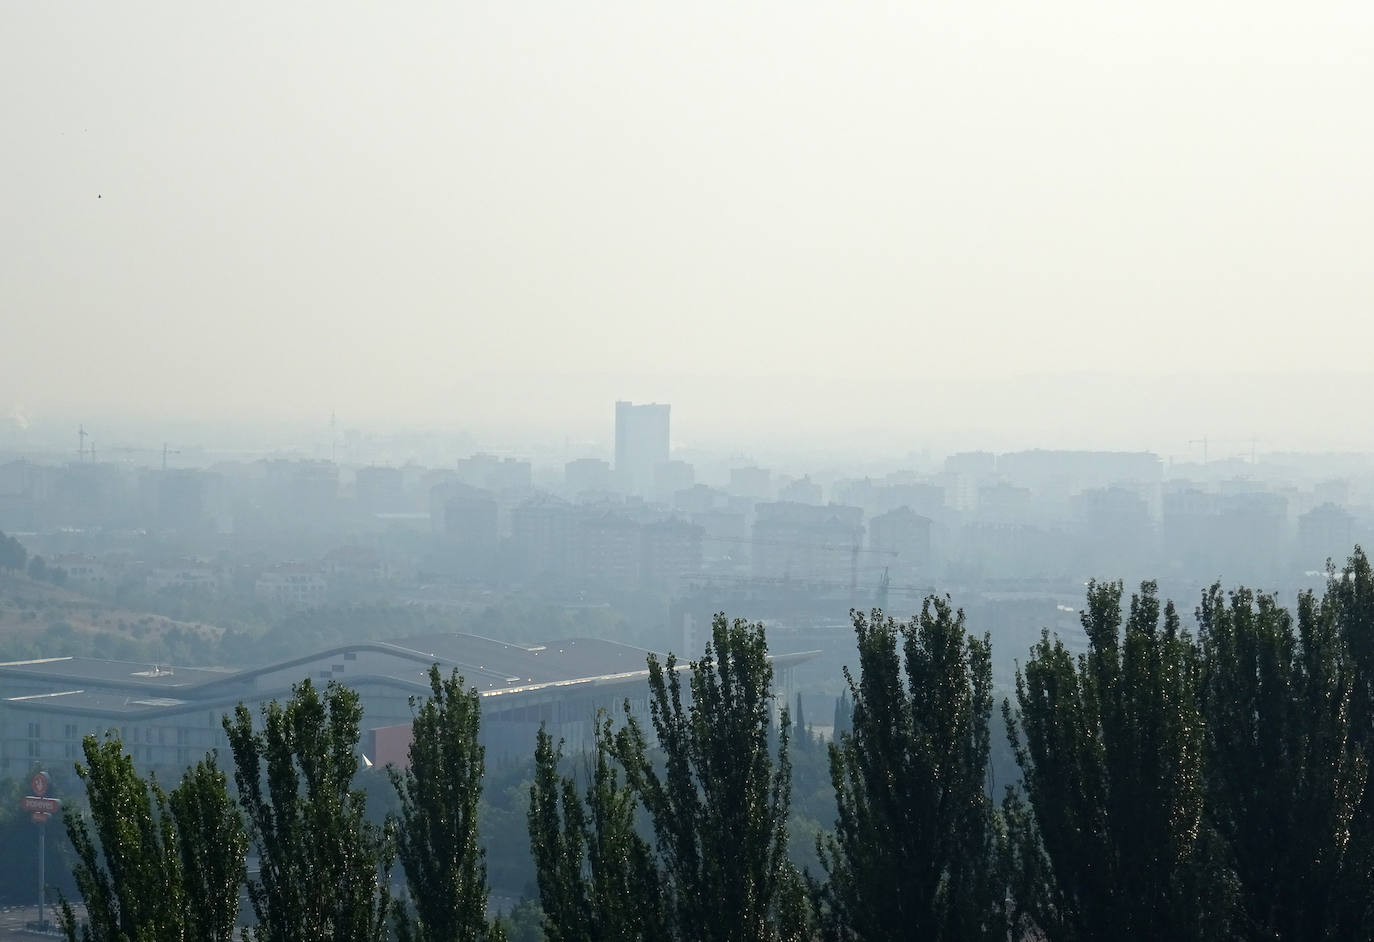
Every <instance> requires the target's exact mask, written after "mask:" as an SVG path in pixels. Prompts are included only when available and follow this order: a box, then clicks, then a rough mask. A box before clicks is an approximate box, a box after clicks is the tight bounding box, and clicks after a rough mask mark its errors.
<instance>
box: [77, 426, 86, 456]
mask: <svg viewBox="0 0 1374 942" xmlns="http://www.w3.org/2000/svg"><path fill="white" fill-rule="evenodd" d="M76 460H77V461H78V462H81V461H85V460H86V426H85V425H78V426H77V427H76Z"/></svg>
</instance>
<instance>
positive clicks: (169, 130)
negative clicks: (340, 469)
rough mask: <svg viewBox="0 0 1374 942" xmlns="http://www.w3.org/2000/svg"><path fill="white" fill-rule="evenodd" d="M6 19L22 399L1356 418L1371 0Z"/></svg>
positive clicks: (1127, 424)
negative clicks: (630, 402)
mask: <svg viewBox="0 0 1374 942" xmlns="http://www.w3.org/2000/svg"><path fill="white" fill-rule="evenodd" d="M0 23H2V24H3V29H0V36H2V37H3V38H0V49H2V50H3V55H0V81H3V83H4V86H5V87H6V88H7V89H9V90H10V93H9V94H7V95H6V96H4V100H3V102H2V103H0V117H3V121H4V126H5V128H6V147H5V148H4V156H3V157H2V158H0V160H2V161H3V166H4V170H5V172H4V174H3V181H4V182H3V183H0V187H3V190H4V199H3V203H4V205H5V207H6V215H7V217H8V220H9V224H8V225H7V226H5V227H4V229H3V230H2V231H0V297H2V298H3V306H4V309H5V316H4V319H3V338H2V339H3V342H0V404H2V405H3V406H4V409H5V411H6V412H7V413H10V415H11V420H12V423H13V424H15V425H18V424H22V423H23V422H25V421H30V420H32V421H35V422H38V421H43V420H51V421H56V420H57V419H58V418H61V419H62V420H63V421H66V420H67V419H71V420H77V419H82V418H86V417H89V416H91V415H93V414H95V413H97V412H98V413H101V414H103V415H115V414H126V415H133V416H140V417H143V418H144V419H147V420H157V419H161V418H168V419H172V418H182V419H185V418H188V417H193V416H198V417H202V418H208V419H214V420H225V421H230V420H232V421H240V422H249V423H251V422H266V421H282V420H290V421H300V420H307V419H308V420H311V421H315V422H317V423H323V422H325V421H327V416H328V415H329V413H330V411H331V410H336V411H337V412H338V413H339V414H340V415H342V416H345V417H347V418H348V420H349V421H352V422H357V423H374V424H382V423H390V424H398V425H425V424H432V425H447V426H462V427H471V428H476V429H479V430H481V429H505V430H511V429H516V430H520V431H521V432H522V433H528V434H530V435H539V434H545V433H551V432H556V433H557V434H571V435H574V436H601V437H602V438H604V437H605V436H606V434H607V430H608V414H607V405H606V404H607V402H609V401H610V400H612V399H614V398H632V399H638V400H648V399H659V400H663V401H672V402H673V403H674V408H675V419H676V421H677V425H676V427H675V428H676V431H675V434H676V435H680V436H682V437H683V439H684V440H686V441H689V442H699V441H700V442H704V441H707V440H719V441H726V442H734V441H745V440H748V441H758V440H768V439H770V438H771V439H777V440H792V441H796V440H808V441H814V440H815V439H816V438H817V437H820V438H822V439H824V440H826V441H832V442H834V443H835V444H836V445H845V446H852V445H856V444H858V445H861V444H863V443H864V442H871V441H872V440H873V439H875V438H876V437H879V436H889V437H901V436H907V437H910V436H914V435H926V436H933V437H935V438H941V437H943V440H944V441H945V442H947V443H948V444H949V446H950V447H960V446H965V445H973V444H986V445H988V446H989V447H1017V446H1025V445H1029V444H1045V445H1061V446H1072V447H1094V446H1097V447H1145V448H1155V449H1158V450H1160V451H1163V452H1170V451H1176V450H1181V449H1182V448H1183V447H1184V442H1185V441H1186V440H1188V439H1193V438H1197V437H1199V436H1200V435H1203V434H1207V433H1210V434H1212V435H1213V436H1215V437H1218V438H1220V437H1223V436H1227V435H1229V436H1230V437H1233V438H1242V437H1249V436H1258V437H1260V438H1261V439H1262V440H1263V441H1264V442H1265V443H1266V445H1267V447H1285V446H1293V447H1307V448H1367V447H1371V445H1372V444H1374V443H1371V442H1370V441H1369V438H1370V435H1369V433H1367V432H1366V431H1364V430H1363V429H1362V428H1352V425H1354V424H1355V423H1352V422H1351V421H1350V404H1351V403H1352V402H1354V401H1361V400H1367V399H1368V397H1369V395H1370V393H1371V392H1372V391H1374V380H1372V379H1371V373H1370V372H1369V369H1368V349H1369V345H1370V341H1371V340H1372V339H1374V327H1371V323H1374V320H1372V319H1371V318H1370V311H1371V302H1374V276H1371V272H1370V266H1369V258H1370V250H1371V246H1374V212H1371V210H1374V176H1371V175H1370V174H1369V173H1368V168H1369V167H1370V166H1374V109H1370V108H1369V107H1368V100H1367V99H1368V89H1370V88H1374V61H1372V60H1371V58H1370V56H1369V54H1368V50H1369V49H1370V48H1371V47H1372V46H1374V11H1372V10H1371V8H1370V7H1369V5H1368V4H1363V3H1357V2H1348V3H1319V4H1312V5H1305V6H1304V7H1302V8H1301V9H1299V8H1296V7H1293V6H1291V5H1285V4H1277V3H1261V4H1254V5H1251V6H1249V7H1247V8H1246V10H1245V12H1244V15H1240V13H1239V11H1238V10H1237V9H1236V7H1235V5H1234V4H1230V3H1221V2H1187V3H1184V2H1172V0H1171V2H1166V3H1159V4H1151V5H1148V6H1143V7H1142V6H1131V7H1121V8H1115V7H1113V8H1107V7H1104V6H1103V5H1101V4H1093V3H1087V2H1066V0H1055V2H1052V3H1049V4H1044V5H1040V6H1037V7H1036V8H1035V9H1033V10H1032V9H1029V8H1027V9H1020V8H1014V7H1008V6H1006V5H1004V4H995V3H981V2H980V3H972V4H965V3H960V4H954V3H938V4H921V5H919V9H915V10H909V11H893V10H888V9H884V8H881V7H879V6H877V5H870V4H846V5H843V6H836V7H833V8H830V9H817V8H813V7H809V6H797V5H795V4H781V3H774V4H756V5H750V7H749V8H748V9H741V8H739V7H737V6H734V5H725V4H714V3H712V4H705V5H668V4H648V5H646V4H631V3H623V4H605V5H600V6H598V7H597V8H595V9H588V8H575V7H558V6H549V5H544V4H527V3H500V4H463V5H453V4H440V3H434V4H410V5H406V6H405V7H403V8H382V7H376V6H374V5H366V4H339V3H327V4H326V3H298V4H289V5H281V4H265V3H250V4H240V5H232V6H227V7H214V8H212V7H206V6H203V5H180V4H168V3H142V4H140V3H129V4H119V5H108V4H97V3H64V4H42V5H40V4H11V5H9V6H8V7H7V8H6V9H5V11H4V12H3V14H0Z"/></svg>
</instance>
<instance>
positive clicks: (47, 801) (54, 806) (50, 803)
mask: <svg viewBox="0 0 1374 942" xmlns="http://www.w3.org/2000/svg"><path fill="white" fill-rule="evenodd" d="M19 805H20V807H22V808H23V809H24V810H25V811H42V812H45V813H47V814H56V813H57V812H58V811H60V810H61V808H62V802H60V801H58V800H57V799H56V798H39V797H38V796H37V795H30V796H29V797H27V798H25V799H24V800H23V801H21V802H19Z"/></svg>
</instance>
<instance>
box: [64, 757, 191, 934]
mask: <svg viewBox="0 0 1374 942" xmlns="http://www.w3.org/2000/svg"><path fill="white" fill-rule="evenodd" d="M82 751H83V752H84V753H85V757H86V763H85V765H82V764H80V763H78V764H77V766H76V774H77V775H78V776H80V778H81V780H82V781H83V782H85V784H86V795H87V798H88V800H89V802H90V809H91V812H90V821H89V823H88V822H87V821H86V819H84V818H83V817H80V816H78V815H76V814H74V813H72V812H71V811H68V812H67V814H66V816H65V823H66V827H67V834H68V836H69V837H70V838H71V842H72V845H73V846H74V847H75V848H76V856H77V865H76V870H75V876H76V885H77V889H78V891H79V892H80V893H81V897H82V899H84V900H85V902H86V920H87V921H86V922H85V923H84V924H82V925H80V926H78V924H77V921H76V917H75V915H74V913H73V912H72V908H71V906H70V905H68V904H67V902H66V901H65V900H64V901H63V902H62V915H61V923H62V928H63V931H64V932H65V933H66V936H67V939H68V940H69V942H76V940H77V939H81V940H83V942H124V940H128V942H163V940H175V939H183V938H186V920H185V916H184V911H185V909H186V888H185V885H184V883H183V881H182V878H181V862H180V859H179V857H178V854H177V849H176V829H175V825H174V824H173V822H172V820H171V812H170V809H169V808H168V807H167V796H166V795H165V794H164V793H163V792H162V790H161V789H159V788H157V787H156V785H153V786H152V787H150V786H149V783H148V782H147V781H145V780H144V779H143V778H141V777H140V776H139V774H138V773H137V772H136V771H135V770H134V763H133V759H132V758H131V757H130V756H129V755H128V754H127V753H126V752H125V751H124V744H123V743H121V742H120V741H119V739H118V737H108V738H106V739H105V740H104V741H103V742H102V741H100V740H97V739H96V738H95V737H94V736H87V737H86V738H85V739H84V740H83V742H82Z"/></svg>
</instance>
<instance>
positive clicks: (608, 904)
mask: <svg viewBox="0 0 1374 942" xmlns="http://www.w3.org/2000/svg"><path fill="white" fill-rule="evenodd" d="M613 742H614V733H613V732H612V728H611V720H610V718H609V717H607V716H604V715H603V716H601V717H600V718H599V720H598V724H597V734H596V747H595V752H594V757H595V758H594V763H595V765H594V767H593V768H592V769H591V772H590V780H589V781H588V783H587V788H586V792H585V795H582V794H579V792H578V789H577V784H576V782H575V781H574V779H572V778H571V777H566V778H565V777H563V776H561V775H560V774H559V772H558V764H559V761H560V760H561V758H562V749H561V744H560V745H559V746H555V745H554V743H553V738H552V737H551V736H550V735H549V734H548V732H547V731H545V730H544V729H542V728H541V729H540V730H539V737H538V742H537V745H536V747H535V779H534V784H533V785H532V786H531V788H530V809H529V827H530V849H531V852H532V854H533V856H534V863H535V871H536V874H537V875H538V881H539V897H540V903H541V905H542V908H543V912H544V934H545V936H546V937H547V938H548V939H549V942H656V940H661V939H667V938H670V936H669V933H668V927H667V923H666V920H665V914H664V901H663V895H662V886H661V883H660V874H659V868H658V863H657V861H656V860H655V858H654V851H653V848H652V846H651V845H650V844H649V843H648V841H646V840H645V839H644V838H642V837H641V836H640V835H639V834H638V832H637V831H636V830H635V813H636V810H637V808H638V803H637V802H636V800H635V796H634V794H633V793H632V792H631V791H630V790H629V789H628V788H627V787H626V786H625V785H624V783H623V780H622V776H621V773H620V772H619V769H618V766H617V765H616V764H615V761H614V760H613V758H612V756H611V751H612V746H613Z"/></svg>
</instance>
